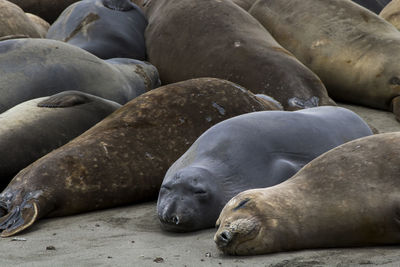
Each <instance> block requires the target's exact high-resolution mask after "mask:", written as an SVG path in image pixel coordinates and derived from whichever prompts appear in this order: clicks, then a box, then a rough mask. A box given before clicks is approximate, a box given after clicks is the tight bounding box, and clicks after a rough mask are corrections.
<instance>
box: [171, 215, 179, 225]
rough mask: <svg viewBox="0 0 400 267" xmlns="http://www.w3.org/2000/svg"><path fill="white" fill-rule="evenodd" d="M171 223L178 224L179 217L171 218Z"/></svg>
mask: <svg viewBox="0 0 400 267" xmlns="http://www.w3.org/2000/svg"><path fill="white" fill-rule="evenodd" d="M171 221H172V223H174V224H179V217H178V216H177V215H175V216H172V218H171Z"/></svg>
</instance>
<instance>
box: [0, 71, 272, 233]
mask: <svg viewBox="0 0 400 267" xmlns="http://www.w3.org/2000/svg"><path fill="white" fill-rule="evenodd" d="M268 109H269V107H267V106H265V104H264V102H263V101H259V100H258V98H257V97H255V96H254V95H253V94H251V93H250V92H248V91H247V90H245V89H243V88H242V87H240V86H238V85H236V84H233V83H231V82H228V81H223V80H219V79H211V78H202V79H194V80H189V81H185V82H180V83H176V84H171V85H167V86H164V87H160V88H158V89H155V90H152V91H150V92H147V93H145V94H143V95H141V96H139V97H137V98H135V99H133V100H132V101H130V102H129V103H127V104H126V105H124V106H123V107H122V108H120V109H118V110H117V111H115V112H114V113H113V114H111V115H110V116H108V117H107V118H105V119H104V120H103V121H101V122H100V123H98V124H96V125H95V126H94V127H92V128H91V129H89V130H88V131H86V132H85V133H84V134H82V135H80V136H79V137H77V138H75V139H74V140H72V141H71V142H69V143H68V144H66V145H64V146H62V147H60V148H58V149H56V150H53V151H52V152H51V153H49V154H47V155H46V156H44V157H42V158H40V159H39V160H37V161H36V162H34V163H32V164H31V165H29V166H28V167H26V168H25V169H23V170H22V171H21V172H19V173H18V175H17V176H15V177H14V179H13V180H12V181H11V182H10V184H9V185H8V186H7V188H6V189H5V190H4V191H3V192H2V193H1V194H0V207H1V208H0V217H2V218H0V230H2V233H1V236H3V237H5V236H10V235H13V234H15V233H18V232H20V231H22V230H23V229H25V228H27V227H29V226H30V225H31V224H32V223H34V222H35V221H36V220H37V219H39V218H41V217H45V216H47V217H48V216H62V215H68V214H74V213H79V212H85V211H91V210H96V209H103V208H109V207H115V206H118V205H124V204H130V203H135V202H139V201H145V200H149V199H155V198H157V194H158V191H159V189H160V185H161V182H162V179H163V177H164V174H165V172H166V171H167V169H168V167H169V166H170V165H171V164H172V163H173V162H174V161H175V160H176V159H178V158H179V157H180V156H181V155H182V154H183V153H184V152H185V151H186V150H187V149H188V148H189V147H190V145H191V144H192V143H193V142H194V141H195V140H196V138H197V137H199V136H200V135H201V134H202V133H203V132H204V131H206V130H207V129H208V128H210V127H211V126H212V125H214V124H216V123H218V122H220V121H222V120H225V119H228V118H231V117H234V116H237V115H240V114H243V113H248V112H253V111H262V110H268Z"/></svg>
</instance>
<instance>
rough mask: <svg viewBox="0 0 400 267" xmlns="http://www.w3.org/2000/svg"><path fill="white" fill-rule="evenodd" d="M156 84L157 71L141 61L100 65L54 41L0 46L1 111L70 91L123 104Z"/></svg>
mask: <svg viewBox="0 0 400 267" xmlns="http://www.w3.org/2000/svg"><path fill="white" fill-rule="evenodd" d="M11 81H12V82H11ZM158 84H159V79H158V73H157V70H156V68H155V67H154V66H152V65H150V64H148V63H144V62H142V61H138V60H134V59H110V60H106V61H104V60H101V59H99V58H97V57H95V56H93V55H92V54H90V53H88V52H86V51H84V50H82V49H80V48H78V47H75V46H72V45H69V44H66V43H63V42H60V41H54V40H45V39H16V40H7V41H3V42H0V112H4V111H5V110H7V109H9V108H11V107H13V106H15V105H17V104H19V103H21V102H24V101H27V100H30V99H33V98H38V97H42V96H48V95H52V94H56V93H59V92H63V91H67V90H71V89H73V90H76V91H82V92H84V93H89V94H92V95H96V96H99V97H102V98H105V99H108V100H112V101H115V102H117V103H120V104H124V103H126V102H128V101H129V100H131V99H133V98H135V97H136V96H138V95H140V94H142V93H144V92H146V91H148V90H151V89H152V88H154V87H157V86H158Z"/></svg>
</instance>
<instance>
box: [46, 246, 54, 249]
mask: <svg viewBox="0 0 400 267" xmlns="http://www.w3.org/2000/svg"><path fill="white" fill-rule="evenodd" d="M46 250H56V247H55V246H47V247H46Z"/></svg>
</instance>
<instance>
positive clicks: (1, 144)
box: [0, 91, 121, 186]
mask: <svg viewBox="0 0 400 267" xmlns="http://www.w3.org/2000/svg"><path fill="white" fill-rule="evenodd" d="M119 107H121V105H119V104H117V103H115V102H112V101H109V100H105V99H102V98H100V97H96V96H93V95H89V94H85V93H82V92H78V91H66V92H62V93H59V94H56V95H53V96H50V97H41V98H36V99H33V100H29V101H27V102H24V103H21V104H19V105H17V106H15V107H13V108H11V109H9V110H7V111H6V112H4V113H1V114H0V153H1V154H2V155H7V157H4V158H3V159H2V160H1V161H0V185H3V186H5V185H7V184H8V183H9V182H10V181H11V179H12V178H13V177H14V176H15V175H16V174H17V173H18V172H19V171H20V170H22V169H23V168H25V167H26V166H28V165H29V164H31V163H32V162H34V161H35V160H37V159H39V158H40V157H42V156H44V155H46V154H47V153H49V152H51V151H52V150H54V149H56V148H58V147H60V146H62V145H64V144H66V143H67V142H68V141H70V140H72V139H73V138H75V137H77V136H78V135H80V134H82V133H83V132H84V131H86V130H87V129H89V128H90V127H92V126H93V125H95V124H96V123H98V122H99V121H101V120H102V119H104V118H105V117H106V116H108V115H109V114H111V113H112V112H114V111H115V110H116V109H118V108H119Z"/></svg>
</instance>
